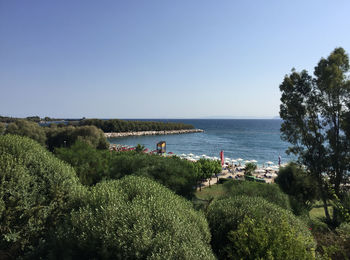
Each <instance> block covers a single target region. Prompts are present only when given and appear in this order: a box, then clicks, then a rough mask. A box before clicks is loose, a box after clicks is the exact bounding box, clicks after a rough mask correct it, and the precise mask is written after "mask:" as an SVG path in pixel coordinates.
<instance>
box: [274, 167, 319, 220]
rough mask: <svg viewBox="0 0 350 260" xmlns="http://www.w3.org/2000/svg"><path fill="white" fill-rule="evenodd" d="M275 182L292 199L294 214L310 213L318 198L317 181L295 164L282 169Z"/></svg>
mask: <svg viewBox="0 0 350 260" xmlns="http://www.w3.org/2000/svg"><path fill="white" fill-rule="evenodd" d="M275 182H276V183H277V184H278V185H279V186H280V188H281V189H282V190H283V192H285V193H286V194H288V195H289V196H290V197H291V205H292V208H293V212H294V213H295V214H297V215H300V214H302V213H303V212H308V211H309V210H310V209H311V206H312V204H313V202H314V200H315V199H316V198H317V196H318V189H317V186H316V185H315V183H316V179H315V178H313V177H312V176H311V175H309V174H307V173H306V172H305V170H303V168H302V167H301V166H300V165H297V164H295V163H290V164H288V165H287V166H286V167H282V168H281V169H280V170H279V174H278V177H277V178H276V180H275Z"/></svg>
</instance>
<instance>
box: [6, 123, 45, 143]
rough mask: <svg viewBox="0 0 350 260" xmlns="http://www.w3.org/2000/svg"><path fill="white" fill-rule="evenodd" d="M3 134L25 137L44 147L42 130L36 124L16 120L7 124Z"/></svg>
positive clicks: (43, 132)
mask: <svg viewBox="0 0 350 260" xmlns="http://www.w3.org/2000/svg"><path fill="white" fill-rule="evenodd" d="M5 134H13V135H20V136H27V137H29V138H31V139H34V140H35V141H37V142H38V143H40V144H41V145H45V141H46V134H45V131H44V129H43V128H42V127H41V126H39V124H38V123H35V122H31V121H27V120H22V119H18V120H16V121H15V122H12V123H9V124H8V126H7V128H6V131H5Z"/></svg>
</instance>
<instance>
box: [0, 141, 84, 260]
mask: <svg viewBox="0 0 350 260" xmlns="http://www.w3.org/2000/svg"><path fill="white" fill-rule="evenodd" d="M79 187H80V185H79V182H78V179H77V177H76V174H75V172H74V170H73V168H72V167H70V166H68V165H67V164H65V163H63V162H62V161H60V160H59V159H57V158H55V157H54V156H53V155H52V154H51V153H49V152H48V151H46V149H45V148H43V147H42V146H41V145H39V144H38V143H37V142H35V141H33V140H31V139H29V138H27V137H21V136H14V135H4V136H0V233H1V236H0V252H6V254H7V255H8V256H10V258H11V259H12V258H13V259H17V258H19V257H23V258H26V256H27V257H28V255H31V254H32V253H34V252H33V251H36V250H39V248H43V247H46V246H47V244H48V240H49V237H50V235H51V234H53V233H54V231H53V230H54V229H55V226H57V225H59V224H60V223H61V220H62V216H64V215H66V214H69V210H70V207H69V206H68V201H70V200H71V198H72V196H73V194H74V193H75V191H76V190H78V189H79ZM29 258H32V259H38V258H36V257H29Z"/></svg>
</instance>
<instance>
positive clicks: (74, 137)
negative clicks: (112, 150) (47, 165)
mask: <svg viewBox="0 0 350 260" xmlns="http://www.w3.org/2000/svg"><path fill="white" fill-rule="evenodd" d="M45 129H46V134H47V147H48V149H49V150H50V151H53V150H54V149H55V148H59V147H70V146H72V145H73V144H74V143H75V142H76V141H83V142H86V143H88V144H89V145H91V146H92V147H94V148H97V149H106V148H108V142H107V138H106V137H105V136H104V133H103V132H102V131H101V130H100V129H98V128H97V127H95V126H77V127H74V126H62V127H47V128H45Z"/></svg>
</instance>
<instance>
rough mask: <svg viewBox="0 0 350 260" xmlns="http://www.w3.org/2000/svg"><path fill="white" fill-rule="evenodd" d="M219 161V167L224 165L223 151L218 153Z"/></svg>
mask: <svg viewBox="0 0 350 260" xmlns="http://www.w3.org/2000/svg"><path fill="white" fill-rule="evenodd" d="M220 159H221V166H222V165H224V151H223V150H221V152H220Z"/></svg>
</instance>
